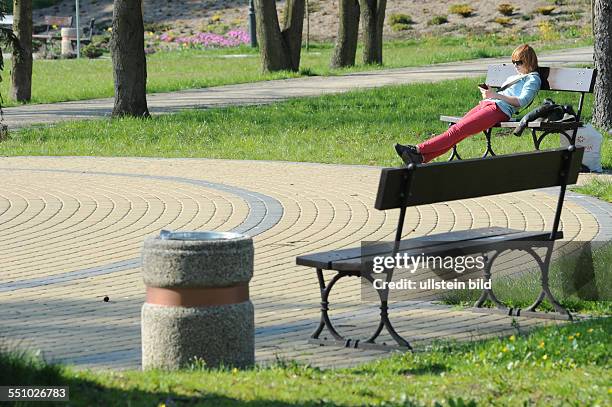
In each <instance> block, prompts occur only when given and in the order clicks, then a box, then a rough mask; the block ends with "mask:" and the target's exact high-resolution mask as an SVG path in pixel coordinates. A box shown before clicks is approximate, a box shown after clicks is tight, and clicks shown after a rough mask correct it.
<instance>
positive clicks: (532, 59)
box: [512, 44, 538, 72]
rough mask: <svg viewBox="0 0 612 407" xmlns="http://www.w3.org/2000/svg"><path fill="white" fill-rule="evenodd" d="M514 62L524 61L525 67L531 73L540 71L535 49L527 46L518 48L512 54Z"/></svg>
mask: <svg viewBox="0 0 612 407" xmlns="http://www.w3.org/2000/svg"><path fill="white" fill-rule="evenodd" d="M512 60H513V61H523V65H525V67H526V68H527V70H528V71H529V72H534V71H537V70H538V56H537V55H536V53H535V51H534V50H533V48H531V47H530V46H529V45H527V44H523V45H520V46H518V47H516V49H515V50H514V52H512Z"/></svg>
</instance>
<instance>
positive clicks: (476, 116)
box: [418, 100, 509, 162]
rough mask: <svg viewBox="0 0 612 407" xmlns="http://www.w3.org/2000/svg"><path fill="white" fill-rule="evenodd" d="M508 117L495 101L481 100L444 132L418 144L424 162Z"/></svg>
mask: <svg viewBox="0 0 612 407" xmlns="http://www.w3.org/2000/svg"><path fill="white" fill-rule="evenodd" d="M508 119H509V117H508V115H507V114H506V113H504V112H503V111H502V110H501V109H500V108H499V107H498V106H497V105H496V104H495V102H493V101H491V100H486V101H485V100H483V101H481V102H480V103H479V104H478V105H477V106H476V107H475V108H473V109H472V110H470V111H469V112H468V113H467V114H466V115H465V116H463V118H462V119H461V120H459V121H458V122H457V123H455V124H454V125H453V126H451V127H449V129H448V130H446V131H445V132H444V133H442V134H439V135H437V136H435V137H432V138H430V139H429V140H427V141H425V142H423V143H421V144H419V145H418V147H419V151H420V152H421V154H422V155H423V162H429V161H431V160H433V159H434V158H436V157H438V156H441V155H442V154H444V153H446V152H447V151H448V150H450V149H451V148H453V146H454V145H455V144H457V143H459V142H460V141H461V140H463V139H464V138H466V137H469V136H472V135H474V134H478V133H480V132H481V131H484V130H486V129H488V128H490V127H493V126H494V125H495V124H497V123H499V122H502V121H507V120H508Z"/></svg>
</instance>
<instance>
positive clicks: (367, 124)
mask: <svg viewBox="0 0 612 407" xmlns="http://www.w3.org/2000/svg"><path fill="white" fill-rule="evenodd" d="M479 81H482V79H480V78H479V79H463V80H455V81H446V82H441V83H434V84H413V85H407V86H394V87H385V88H379V89H373V90H363V91H353V92H349V93H346V94H341V95H327V96H321V97H314V98H301V99H293V100H290V101H287V102H281V103H275V104H271V105H264V106H249V107H229V108H222V109H210V110H189V111H183V112H180V113H178V114H173V115H163V116H158V117H155V118H152V119H151V120H141V119H130V118H126V119H119V120H108V119H101V120H94V121H80V122H71V123H64V124H58V125H57V126H55V127H48V128H47V127H43V128H32V129H27V130H22V131H19V132H15V133H12V138H11V139H9V140H7V141H4V142H2V143H0V154H1V155H11V156H13V155H96V156H153V157H207V158H228V159H254V160H285V161H306V162H323V163H344V164H372V165H387V166H396V165H398V164H400V161H399V159H398V158H397V156H396V155H395V152H394V150H393V144H394V143H395V142H398V141H399V142H402V143H411V144H415V143H418V142H421V141H423V140H425V139H427V138H428V137H430V135H431V134H434V133H438V132H442V131H444V130H445V129H446V125H445V124H444V123H442V122H440V121H439V120H438V117H439V115H440V114H442V113H445V114H457V115H459V114H462V113H464V112H466V111H468V110H469V109H470V108H471V107H472V106H473V105H475V104H476V103H477V102H478V100H479V98H480V94H479V92H478V90H477V89H476V84H477V83H479ZM546 96H551V93H550V92H541V94H540V95H539V96H538V99H537V100H536V101H535V102H534V106H537V105H538V104H539V103H540V101H541V100H542V99H543V98H544V97H546ZM572 96H575V95H573V94H570V95H568V94H567V93H566V94H564V95H557V94H553V95H552V97H553V98H554V100H555V101H557V102H558V103H573V104H576V103H577V100H575V99H576V98H575V97H574V98H572ZM591 108H592V97H591V96H589V97H587V99H586V103H585V107H584V114H585V118H586V120H588V119H589V117H590V115H591ZM504 134H505V135H504ZM493 144H494V148H495V151H496V152H498V153H500V154H504V153H512V152H516V151H532V150H533V143H532V141H531V137H530V136H529V135H528V134H527V133H525V135H524V136H523V137H515V136H512V135H509V134H508V133H507V132H506V133H504V132H503V131H495V132H494V140H493ZM484 145H485V144H484V136H482V135H477V136H474V137H471V138H468V139H466V140H464V141H463V142H461V144H460V145H459V149H460V152H461V153H462V155H464V156H467V157H478V156H480V155H481V154H482V152H483V150H484ZM558 145H559V139H558V136H549V137H547V138H546V139H545V140H544V143H543V148H552V147H558ZM602 157H603V165H604V167H607V168H610V167H612V145H611V143H609V142H608V143H604V145H603V147H602ZM440 159H446V157H442V158H440Z"/></svg>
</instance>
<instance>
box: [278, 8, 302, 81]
mask: <svg viewBox="0 0 612 407" xmlns="http://www.w3.org/2000/svg"><path fill="white" fill-rule="evenodd" d="M304 3H305V1H304V0H287V3H285V21H284V22H283V31H282V32H281V33H282V35H283V39H284V40H285V44H286V45H287V48H286V49H287V50H288V51H289V60H290V61H291V70H292V71H296V72H297V71H299V70H300V56H301V54H302V31H303V28H304V8H305V6H304Z"/></svg>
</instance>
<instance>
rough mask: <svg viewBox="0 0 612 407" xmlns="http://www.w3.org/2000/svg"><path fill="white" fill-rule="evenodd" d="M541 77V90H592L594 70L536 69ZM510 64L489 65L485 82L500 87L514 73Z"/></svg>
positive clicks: (590, 91)
mask: <svg viewBox="0 0 612 407" xmlns="http://www.w3.org/2000/svg"><path fill="white" fill-rule="evenodd" d="M538 72H539V74H540V79H542V86H541V87H540V89H541V90H562V91H568V92H588V93H592V92H593V87H594V86H595V77H596V71H595V69H591V68H550V67H540V68H539V69H538ZM516 74H517V72H516V69H514V66H513V65H512V64H497V65H489V68H488V70H487V79H486V84H487V85H489V86H493V87H501V86H502V85H503V83H504V82H505V81H506V79H508V77H510V76H513V75H516Z"/></svg>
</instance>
